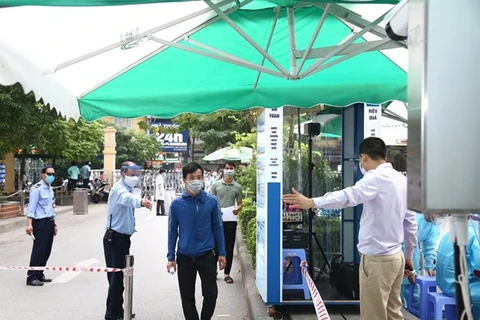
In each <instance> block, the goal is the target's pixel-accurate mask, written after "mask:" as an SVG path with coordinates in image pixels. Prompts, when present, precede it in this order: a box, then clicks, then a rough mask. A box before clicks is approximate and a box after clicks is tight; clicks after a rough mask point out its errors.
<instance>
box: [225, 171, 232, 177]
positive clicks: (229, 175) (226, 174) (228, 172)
mask: <svg viewBox="0 0 480 320" xmlns="http://www.w3.org/2000/svg"><path fill="white" fill-rule="evenodd" d="M224 173H225V176H227V177H233V176H234V175H235V170H225V171H224Z"/></svg>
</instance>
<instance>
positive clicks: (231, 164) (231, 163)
mask: <svg viewBox="0 0 480 320" xmlns="http://www.w3.org/2000/svg"><path fill="white" fill-rule="evenodd" d="M227 165H228V166H230V167H234V168H236V167H237V165H236V164H235V162H232V161H225V163H224V164H223V167H224V168H225V167H226V166H227Z"/></svg>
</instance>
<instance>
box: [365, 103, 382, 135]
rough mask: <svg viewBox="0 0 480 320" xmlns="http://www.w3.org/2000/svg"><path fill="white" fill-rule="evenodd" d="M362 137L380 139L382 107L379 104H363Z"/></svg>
mask: <svg viewBox="0 0 480 320" xmlns="http://www.w3.org/2000/svg"><path fill="white" fill-rule="evenodd" d="M364 117H365V118H364V121H363V123H364V132H363V137H364V138H368V137H380V129H381V128H382V106H381V105H379V104H369V103H366V104H365V112H364Z"/></svg>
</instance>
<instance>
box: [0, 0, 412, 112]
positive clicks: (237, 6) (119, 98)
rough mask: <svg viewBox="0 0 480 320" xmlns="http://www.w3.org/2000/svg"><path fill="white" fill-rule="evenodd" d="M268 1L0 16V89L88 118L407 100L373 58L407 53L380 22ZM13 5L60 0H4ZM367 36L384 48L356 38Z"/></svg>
mask: <svg viewBox="0 0 480 320" xmlns="http://www.w3.org/2000/svg"><path fill="white" fill-rule="evenodd" d="M140 2H148V1H139V2H138V3H140ZM273 2H276V1H273ZM273 2H263V1H259V0H254V1H252V0H246V1H237V2H235V1H233V0H224V1H221V2H217V3H212V2H210V1H209V0H205V2H200V1H194V2H188V3H187V2H179V3H158V4H144V5H129V6H114V7H101V6H99V7H88V8H87V7H81V8H71V7H15V8H2V9H0V28H1V29H2V30H12V32H10V33H9V32H2V34H1V35H0V62H1V63H0V68H1V71H2V72H0V84H3V85H10V84H14V83H16V82H20V83H21V84H22V85H23V86H24V89H25V90H26V91H30V90H33V91H34V93H35V94H36V96H37V97H38V98H40V97H41V98H43V100H44V102H46V103H50V105H51V107H54V108H56V109H57V110H58V111H59V112H61V113H62V114H63V115H65V116H67V117H73V118H78V117H79V116H82V117H84V118H85V119H86V120H88V121H91V120H95V119H99V118H102V117H105V116H114V117H119V118H134V117H139V116H145V115H147V116H155V117H159V118H170V117H173V116H175V115H178V114H181V113H185V112H192V113H210V112H213V111H216V110H220V109H230V110H244V109H247V108H251V107H257V106H261V107H266V108H275V107H281V106H287V105H289V106H297V107H311V106H314V105H316V104H318V103H325V104H328V105H332V106H340V107H341V106H346V105H350V104H352V103H355V102H359V101H364V102H369V103H383V102H385V101H389V100H401V101H406V98H407V93H406V84H407V75H406V73H405V72H404V71H403V70H401V69H400V68H399V67H397V65H395V64H394V63H392V62H391V61H390V60H389V59H388V58H387V57H386V56H384V55H383V54H382V53H381V52H379V51H376V50H378V49H390V48H398V47H402V46H405V44H404V43H399V42H394V41H391V40H389V39H388V38H387V37H386V35H385V32H384V30H383V29H382V28H381V27H379V26H378V25H377V24H378V22H380V21H382V17H381V16H380V17H379V19H377V21H375V22H373V23H370V22H369V21H365V20H362V18H361V17H360V16H358V15H355V14H354V13H353V12H350V11H349V10H348V9H346V8H344V7H342V6H340V5H338V4H327V5H326V4H324V3H323V1H316V2H314V4H315V3H318V5H313V6H309V7H305V6H304V5H299V6H298V7H294V8H285V7H282V6H277V4H276V3H273ZM378 2H382V3H384V2H391V1H378ZM21 3H23V4H32V3H36V4H52V5H60V4H62V1H60V0H59V1H54V0H51V1H43V2H42V1H37V2H36V1H15V2H13V1H2V0H0V6H1V5H11V4H21ZM75 3H76V4H77V5H82V4H86V3H87V1H77V2H75ZM88 3H90V4H92V3H91V2H90V1H88ZM94 3H95V4H102V1H97V2H94ZM106 3H107V1H104V2H103V4H106ZM108 3H109V4H111V3H123V1H112V2H108ZM124 3H137V2H136V1H125V2H124ZM288 3H290V4H293V3H296V1H288ZM280 4H287V2H285V3H283V2H282V3H280ZM372 9H375V5H372ZM339 17H343V18H342V20H341V19H340V18H339ZM23 21H29V24H28V25H26V24H25V23H23ZM352 24H355V25H357V26H358V25H362V26H363V27H366V28H365V29H364V31H361V32H352V29H351V25H352ZM32 25H35V28H31V26H32ZM13 30H14V31H15V32H13ZM369 32H370V33H372V34H375V35H378V36H380V37H381V38H380V40H376V41H368V42H366V41H365V40H363V38H362V35H363V34H365V33H369ZM382 37H383V38H382ZM45 44H48V45H45Z"/></svg>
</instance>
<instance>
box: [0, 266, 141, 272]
mask: <svg viewBox="0 0 480 320" xmlns="http://www.w3.org/2000/svg"><path fill="white" fill-rule="evenodd" d="M132 269H133V268H132ZM0 270H36V271H43V270H46V271H73V272H121V271H123V269H121V268H98V267H97V268H95V267H23V266H22V267H15V266H0Z"/></svg>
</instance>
